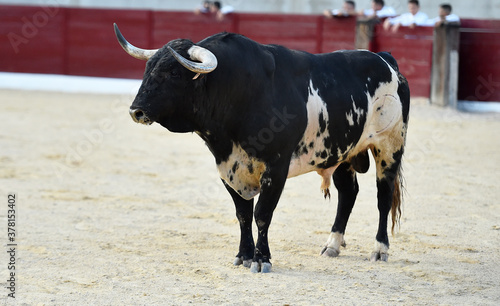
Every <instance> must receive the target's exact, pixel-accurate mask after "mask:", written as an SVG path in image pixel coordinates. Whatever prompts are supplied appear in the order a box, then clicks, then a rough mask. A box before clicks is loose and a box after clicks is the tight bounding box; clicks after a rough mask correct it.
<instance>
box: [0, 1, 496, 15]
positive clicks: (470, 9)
mask: <svg viewBox="0 0 500 306" xmlns="http://www.w3.org/2000/svg"><path fill="white" fill-rule="evenodd" d="M342 2H343V0H329V1H327V0H224V1H222V3H223V4H224V5H231V6H233V7H234V8H235V9H236V10H237V11H239V12H260V13H280V12H281V13H297V14H321V12H322V11H323V9H325V8H338V7H340V6H341V5H342ZM385 2H386V5H390V6H392V7H394V8H395V9H396V11H397V12H398V13H403V12H405V11H406V7H407V4H406V3H407V1H406V0H385ZM442 2H448V3H451V4H452V6H453V8H454V13H455V14H457V15H459V16H461V17H463V18H479V19H498V18H500V17H499V16H500V0H472V1H471V0H440V1H435V0H420V4H421V8H422V11H424V12H425V13H427V15H429V17H431V18H432V17H435V16H436V15H437V8H438V5H439V4H440V3H442ZM200 3H201V0H181V1H180V0H0V4H30V5H61V6H73V7H99V8H145V9H158V10H183V11H185V10H188V11H190V10H192V9H194V7H196V6H197V5H199V4H200ZM370 3H371V0H356V5H357V8H358V9H363V8H369V7H370Z"/></svg>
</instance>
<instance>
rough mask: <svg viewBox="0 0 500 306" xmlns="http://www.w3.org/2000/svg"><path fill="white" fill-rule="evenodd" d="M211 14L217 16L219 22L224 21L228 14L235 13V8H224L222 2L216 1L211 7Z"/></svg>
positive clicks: (228, 6) (227, 6)
mask: <svg viewBox="0 0 500 306" xmlns="http://www.w3.org/2000/svg"><path fill="white" fill-rule="evenodd" d="M210 12H212V13H213V14H215V18H216V19H217V20H219V21H222V20H224V16H225V15H226V14H229V13H232V12H234V8H233V7H232V6H230V5H226V6H222V4H221V2H220V1H214V2H212V5H211V6H210Z"/></svg>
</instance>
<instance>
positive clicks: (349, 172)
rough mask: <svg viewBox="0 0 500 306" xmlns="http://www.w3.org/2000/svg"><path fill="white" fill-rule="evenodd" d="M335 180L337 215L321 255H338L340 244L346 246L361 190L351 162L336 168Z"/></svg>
mask: <svg viewBox="0 0 500 306" xmlns="http://www.w3.org/2000/svg"><path fill="white" fill-rule="evenodd" d="M333 181H334V183H335V187H336V188H337V190H338V205H337V216H336V217H335V222H334V223H333V226H332V232H331V234H330V237H329V238H328V241H327V242H326V245H325V247H324V248H323V250H322V251H321V255H323V256H329V257H337V256H338V255H339V254H340V246H343V247H345V241H344V233H345V228H346V226H347V221H348V220H349V216H350V215H351V211H352V208H353V206H354V202H355V201H356V196H357V195H358V191H359V186H358V180H357V179H356V172H355V171H354V169H353V168H352V167H351V165H350V164H349V163H343V164H341V165H340V166H339V167H338V168H337V169H336V170H335V172H334V173H333Z"/></svg>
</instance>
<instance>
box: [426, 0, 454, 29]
mask: <svg viewBox="0 0 500 306" xmlns="http://www.w3.org/2000/svg"><path fill="white" fill-rule="evenodd" d="M451 10H452V8H451V5H450V4H447V3H444V4H441V5H440V6H439V16H437V17H436V18H432V19H429V20H428V21H427V25H428V26H434V27H439V26H441V25H443V24H449V23H455V24H459V23H460V17H458V16H457V15H455V14H452V13H451Z"/></svg>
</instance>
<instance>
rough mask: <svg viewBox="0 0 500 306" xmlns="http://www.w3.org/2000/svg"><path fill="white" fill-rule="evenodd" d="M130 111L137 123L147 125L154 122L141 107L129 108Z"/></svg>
mask: <svg viewBox="0 0 500 306" xmlns="http://www.w3.org/2000/svg"><path fill="white" fill-rule="evenodd" d="M129 113H130V116H131V117H132V119H133V120H134V121H135V122H137V123H141V124H146V125H150V124H152V123H153V121H151V119H149V117H148V116H146V114H145V113H144V112H143V111H142V110H141V109H139V108H136V109H132V108H131V109H130V110H129Z"/></svg>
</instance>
